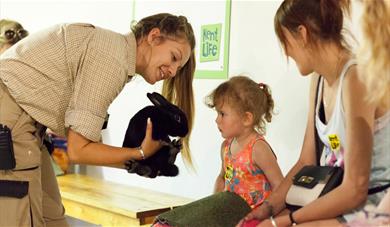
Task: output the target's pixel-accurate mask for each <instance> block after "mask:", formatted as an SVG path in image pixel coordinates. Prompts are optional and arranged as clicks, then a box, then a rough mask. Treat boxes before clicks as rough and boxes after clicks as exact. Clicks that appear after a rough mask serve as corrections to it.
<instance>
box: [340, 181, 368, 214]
mask: <svg viewBox="0 0 390 227" xmlns="http://www.w3.org/2000/svg"><path fill="white" fill-rule="evenodd" d="M343 185H344V188H345V191H346V195H349V197H350V198H351V199H350V205H351V209H354V208H357V207H359V206H360V205H361V204H363V203H364V202H365V201H366V200H367V193H368V178H366V177H359V178H358V179H355V180H351V181H349V182H348V181H347V182H345V184H344V183H343Z"/></svg>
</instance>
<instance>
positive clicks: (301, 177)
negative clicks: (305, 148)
mask: <svg viewBox="0 0 390 227" xmlns="http://www.w3.org/2000/svg"><path fill="white" fill-rule="evenodd" d="M342 180H343V169H342V168H340V167H331V166H314V165H312V166H304V167H303V168H302V169H301V170H300V171H299V172H298V173H297V174H296V175H295V176H294V178H293V184H292V185H291V187H290V189H289V190H288V193H287V196H286V204H288V207H289V208H292V209H296V208H300V207H302V206H305V205H306V204H308V203H311V202H312V201H314V200H316V199H317V198H319V197H321V196H323V195H325V194H326V193H328V192H330V191H331V190H333V189H334V188H336V187H337V186H339V185H340V184H341V182H342Z"/></svg>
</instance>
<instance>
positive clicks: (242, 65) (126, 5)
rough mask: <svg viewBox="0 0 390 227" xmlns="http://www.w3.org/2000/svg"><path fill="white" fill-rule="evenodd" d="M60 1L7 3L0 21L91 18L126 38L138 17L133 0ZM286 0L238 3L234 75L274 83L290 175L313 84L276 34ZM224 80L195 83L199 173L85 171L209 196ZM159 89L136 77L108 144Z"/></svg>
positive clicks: (115, 112) (277, 141) (117, 140)
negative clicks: (216, 95) (214, 101)
mask: <svg viewBox="0 0 390 227" xmlns="http://www.w3.org/2000/svg"><path fill="white" fill-rule="evenodd" d="M53 2H59V1H58V0H57V1H47V2H44V1H31V0H30V1H27V0H25V1H22V0H12V1H11V0H1V1H0V8H1V9H0V17H1V18H5V17H8V18H12V19H15V20H19V21H20V22H21V23H22V24H23V25H24V26H25V27H26V29H28V30H30V31H36V30H39V29H40V28H43V27H46V26H48V25H50V24H54V23H58V22H68V21H84V22H91V23H95V24H97V25H99V26H102V27H106V28H110V29H112V30H115V31H118V32H123V33H124V32H126V31H127V28H128V25H129V21H130V18H131V6H132V2H131V1H124V0H123V1H118V0H117V1H108V0H106V1H92V0H83V1H69V0H68V1H65V0H63V1H60V3H59V4H60V5H57V4H54V3H53ZM280 2H281V1H270V0H268V1H267V0H258V1H249V0H248V1H233V2H232V7H231V9H232V13H231V33H230V37H231V38H230V54H229V56H230V62H229V74H230V75H237V74H240V73H246V74H247V75H249V76H250V77H251V78H253V79H254V80H255V81H258V82H265V83H267V84H269V85H270V86H271V88H272V91H273V97H274V100H275V104H276V112H277V115H275V116H274V119H273V121H272V123H271V124H270V125H269V126H268V133H267V139H268V141H269V142H270V144H271V145H272V147H273V149H274V151H275V153H276V154H277V156H278V161H279V165H280V166H281V169H282V171H283V173H287V171H288V170H289V168H290V167H291V166H292V165H293V164H294V162H295V161H296V159H297V158H298V155H299V152H300V148H301V145H302V141H303V134H304V128H305V124H306V120H307V107H308V85H309V79H308V78H304V77H302V76H300V75H299V72H298V71H297V69H296V67H295V64H294V62H293V61H290V62H289V63H288V62H287V60H286V58H285V56H284V55H283V53H282V51H281V49H280V47H279V44H278V41H277V39H276V36H275V34H274V29H273V17H274V14H275V12H276V9H277V7H278V6H279V4H280ZM195 4H196V2H195ZM38 28H39V29H38ZM221 82H223V81H222V80H206V79H202V80H200V79H196V80H195V81H194V88H195V95H196V98H195V99H196V118H195V127H194V130H193V134H192V140H191V149H192V152H193V159H194V162H195V166H196V169H197V172H196V173H191V172H190V171H188V170H187V169H186V168H185V167H184V166H183V163H182V162H181V159H180V158H179V159H178V160H177V163H176V164H177V165H179V168H180V175H179V176H177V177H174V178H168V177H159V178H156V179H146V178H142V177H139V176H137V175H130V174H128V173H127V172H126V171H124V170H118V169H113V168H106V167H103V168H102V167H91V166H89V167H80V169H81V172H84V173H87V174H89V175H92V176H98V177H103V178H105V179H107V180H110V181H114V182H119V183H123V184H128V185H136V186H139V187H144V188H149V189H153V190H158V191H163V192H168V193H172V194H176V195H181V196H186V197H191V198H201V197H204V196H206V195H209V194H210V193H212V190H213V185H214V180H215V178H216V176H217V174H218V173H219V171H220V166H221V161H220V155H219V149H220V143H221V142H222V138H221V136H220V134H219V132H218V131H217V128H216V125H215V123H214V119H215V117H216V114H215V112H214V111H213V110H211V109H209V108H207V107H206V106H205V105H204V104H203V99H204V97H205V96H206V95H207V94H208V93H209V92H210V91H211V90H212V89H214V88H215V87H216V86H217V85H218V84H220V83H221ZM159 86H160V84H159V85H155V86H151V85H148V84H146V83H145V82H144V81H143V80H142V79H140V78H136V79H135V80H134V81H133V82H131V83H130V84H128V85H127V86H126V87H125V89H124V90H123V92H122V93H121V94H120V96H119V97H118V98H117V99H116V100H115V101H114V103H113V104H112V105H111V106H110V109H109V113H110V114H111V117H110V121H109V124H108V129H106V130H105V131H103V136H104V141H105V142H106V143H108V144H112V145H117V146H120V145H121V143H122V138H123V135H124V132H125V130H126V128H127V124H128V120H129V119H130V117H131V116H132V115H133V114H134V113H135V112H136V111H137V110H139V109H140V108H142V107H143V106H145V105H149V104H150V102H149V101H148V100H147V98H146V96H145V92H150V91H159V88H160V87H159ZM97 152H98V151H97Z"/></svg>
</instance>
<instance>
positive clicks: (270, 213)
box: [263, 200, 274, 217]
mask: <svg viewBox="0 0 390 227" xmlns="http://www.w3.org/2000/svg"><path fill="white" fill-rule="evenodd" d="M263 205H264V206H265V208H266V209H267V212H268V214H267V215H268V217H272V216H274V208H273V206H272V205H271V203H270V202H269V201H268V200H264V202H263Z"/></svg>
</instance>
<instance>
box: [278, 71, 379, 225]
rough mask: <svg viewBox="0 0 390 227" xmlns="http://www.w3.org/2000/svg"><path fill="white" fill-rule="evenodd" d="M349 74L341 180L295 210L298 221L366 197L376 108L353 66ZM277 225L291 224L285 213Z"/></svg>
mask: <svg viewBox="0 0 390 227" xmlns="http://www.w3.org/2000/svg"><path fill="white" fill-rule="evenodd" d="M348 74H349V75H346V77H345V80H344V83H343V94H342V95H343V103H344V110H345V118H346V138H347V139H346V140H347V141H346V146H345V164H344V178H343V182H342V184H341V185H340V186H339V187H337V188H336V189H334V190H333V191H331V192H329V193H328V194H326V195H324V196H322V197H320V198H318V199H317V200H315V201H313V202H312V203H310V204H308V205H307V206H305V207H303V208H301V209H299V210H298V211H296V212H294V219H295V220H296V221H297V222H298V223H303V222H307V221H313V220H319V219H329V218H335V217H336V216H338V215H340V214H343V213H346V212H348V211H350V210H352V209H354V208H356V207H358V206H359V205H360V204H361V203H362V202H364V201H365V200H366V197H367V189H368V182H369V174H370V165H371V153H372V145H373V124H374V112H375V108H374V106H373V104H370V103H368V101H367V99H366V98H365V97H367V96H366V88H365V85H364V83H363V82H362V81H360V79H359V77H358V75H357V73H356V67H352V68H351V69H350V70H349V72H348ZM357 94H358V95H357ZM277 224H278V225H280V226H285V225H289V224H291V223H290V221H289V218H288V216H283V217H280V219H279V220H277Z"/></svg>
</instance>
